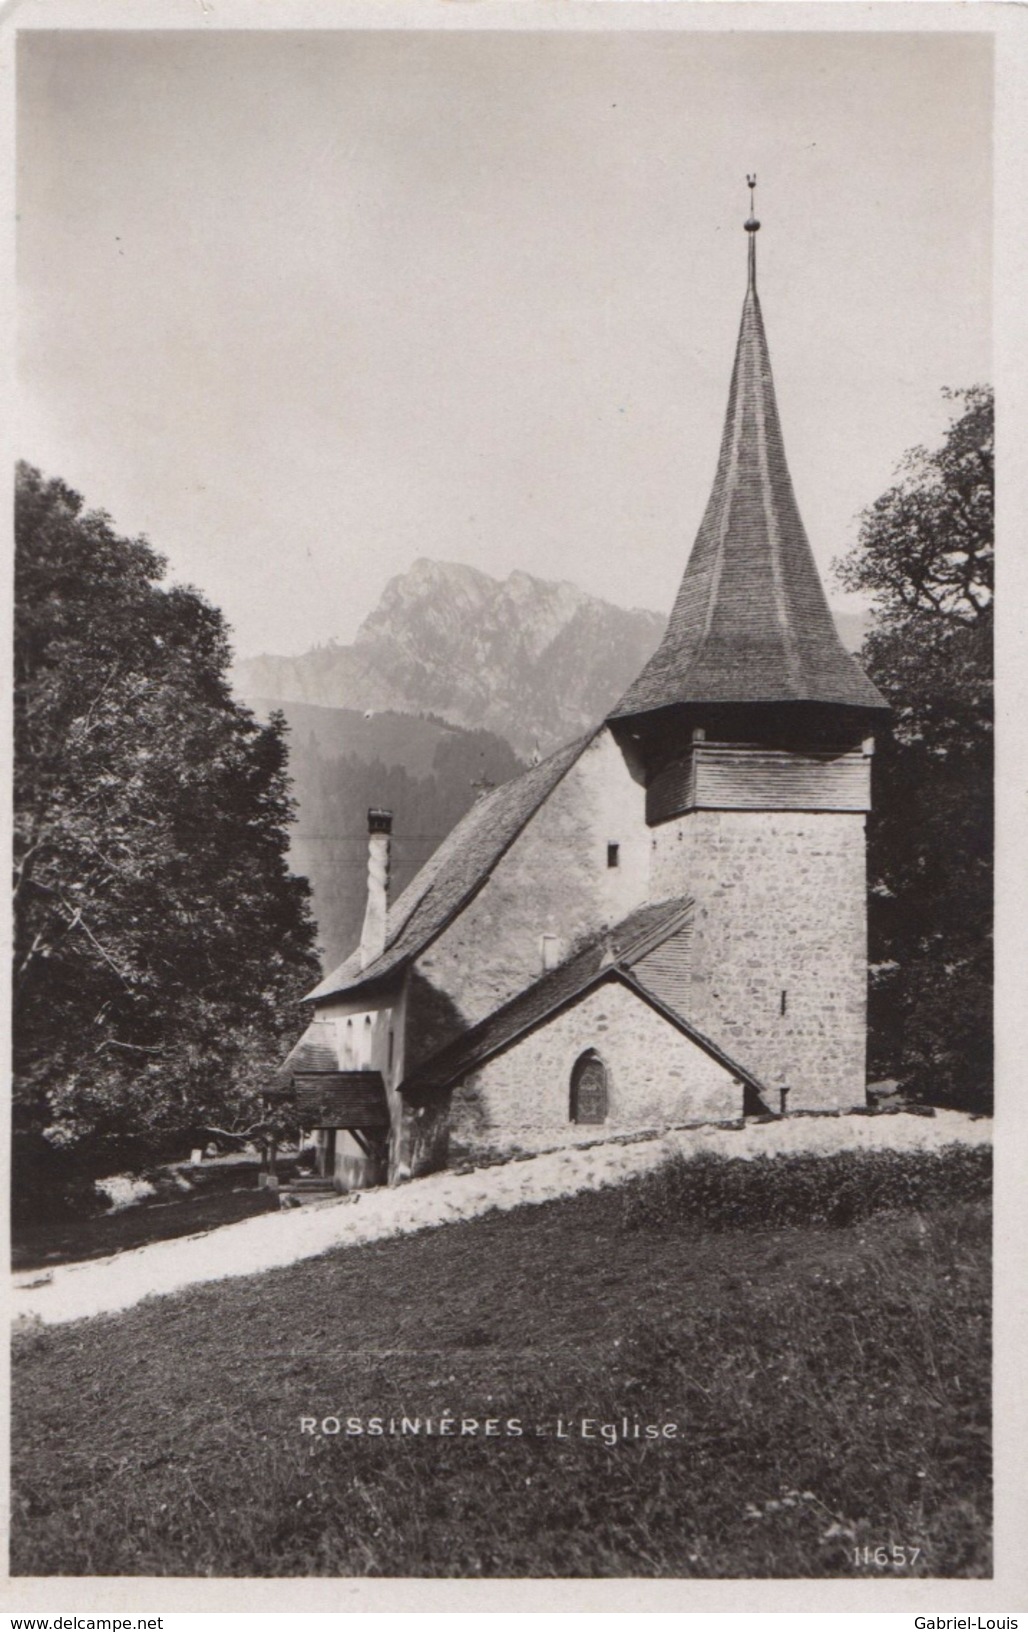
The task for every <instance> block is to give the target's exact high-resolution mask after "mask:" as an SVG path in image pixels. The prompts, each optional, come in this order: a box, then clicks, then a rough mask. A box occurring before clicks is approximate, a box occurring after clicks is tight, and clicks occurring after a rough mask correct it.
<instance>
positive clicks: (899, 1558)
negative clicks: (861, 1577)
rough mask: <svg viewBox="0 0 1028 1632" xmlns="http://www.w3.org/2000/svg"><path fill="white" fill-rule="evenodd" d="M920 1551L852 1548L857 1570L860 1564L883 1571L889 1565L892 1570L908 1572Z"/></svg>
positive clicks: (890, 1548) (914, 1548)
mask: <svg viewBox="0 0 1028 1632" xmlns="http://www.w3.org/2000/svg"><path fill="white" fill-rule="evenodd" d="M922 1551H923V1549H922V1548H920V1547H867V1546H865V1547H854V1549H853V1563H854V1565H855V1567H856V1568H857V1569H859V1568H860V1566H861V1565H862V1564H865V1565H867V1564H870V1565H874V1567H875V1568H876V1569H879V1570H885V1569H888V1567H889V1565H890V1564H891V1565H892V1568H893V1569H894V1570H909V1569H913V1567H914V1565H915V1564H916V1563H917V1561H918V1559H919V1558H920V1557H921V1553H922Z"/></svg>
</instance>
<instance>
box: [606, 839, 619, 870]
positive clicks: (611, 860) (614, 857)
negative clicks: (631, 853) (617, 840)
mask: <svg viewBox="0 0 1028 1632" xmlns="http://www.w3.org/2000/svg"><path fill="white" fill-rule="evenodd" d="M620 864H621V846H620V845H619V844H608V846H607V866H608V867H618V866H620Z"/></svg>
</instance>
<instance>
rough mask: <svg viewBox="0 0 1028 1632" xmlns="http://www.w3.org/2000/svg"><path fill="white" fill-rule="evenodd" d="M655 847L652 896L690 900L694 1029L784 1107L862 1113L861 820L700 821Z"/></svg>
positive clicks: (749, 816) (830, 815)
mask: <svg viewBox="0 0 1028 1632" xmlns="http://www.w3.org/2000/svg"><path fill="white" fill-rule="evenodd" d="M653 839H654V847H653V860H652V893H653V896H654V899H660V898H661V897H662V896H665V895H675V894H678V893H687V894H689V895H690V896H692V897H693V898H694V900H695V903H696V911H695V916H694V920H693V945H692V974H691V980H690V997H689V1002H688V1008H687V1011H686V1012H687V1014H688V1017H689V1019H690V1020H691V1021H692V1022H693V1024H694V1025H695V1026H696V1027H697V1028H698V1029H699V1030H700V1031H701V1032H703V1033H704V1034H705V1035H707V1036H709V1037H711V1038H712V1040H713V1041H715V1042H716V1043H718V1044H719V1045H720V1047H721V1048H723V1049H724V1050H725V1052H726V1053H727V1054H729V1055H730V1056H731V1057H732V1058H733V1059H736V1060H738V1062H739V1063H740V1065H744V1066H747V1067H748V1068H749V1069H750V1070H751V1071H753V1073H754V1074H755V1075H756V1076H757V1077H759V1078H760V1079H761V1080H762V1081H763V1082H765V1083H766V1084H767V1085H768V1087H769V1088H772V1089H775V1090H777V1088H778V1087H779V1086H780V1085H781V1084H783V1083H785V1084H788V1085H789V1088H790V1094H789V1102H788V1103H789V1109H790V1110H812V1109H843V1108H849V1107H852V1106H854V1105H863V1104H864V1101H865V1093H864V1089H865V1032H866V1003H867V907H866V887H867V886H866V860H865V844H864V817H863V816H862V815H860V814H851V813H837V812H824V811H819V812H791V811H790V812H785V811H783V812H768V811H738V810H733V811H694V812H692V813H691V814H690V815H687V816H683V817H679V818H678V819H677V820H676V821H673V822H667V823H665V824H663V825H662V826H660V827H658V828H656V829H654V833H653ZM783 992H784V994H785V1012H784V1013H783V1012H782V994H783ZM772 1103H774V1104H775V1107H776V1108H777V1094H775V1095H774V1096H773V1100H772Z"/></svg>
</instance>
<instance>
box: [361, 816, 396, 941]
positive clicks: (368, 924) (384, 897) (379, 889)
mask: <svg viewBox="0 0 1028 1632" xmlns="http://www.w3.org/2000/svg"><path fill="white" fill-rule="evenodd" d="M392 831H393V813H392V811H391V810H369V811H368V904H367V906H366V907H365V909H364V928H363V929H362V930H361V968H362V969H366V968H367V967H368V965H369V963H374V961H375V959H376V958H380V957H381V956H382V953H383V952H384V951H385V944H386V909H387V907H388V905H389V847H390V835H391V833H392Z"/></svg>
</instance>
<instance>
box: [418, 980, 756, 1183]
mask: <svg viewBox="0 0 1028 1632" xmlns="http://www.w3.org/2000/svg"><path fill="white" fill-rule="evenodd" d="M590 1048H592V1049H595V1050H596V1052H597V1053H598V1054H599V1056H600V1057H601V1059H602V1060H603V1063H604V1065H605V1066H606V1068H607V1076H608V1117H607V1122H606V1123H605V1124H603V1125H602V1127H601V1126H599V1125H597V1127H596V1128H595V1130H594V1131H595V1133H596V1134H600V1133H601V1132H602V1131H603V1130H604V1129H605V1130H606V1131H607V1132H608V1133H609V1132H611V1131H621V1130H624V1131H631V1130H633V1129H643V1128H652V1127H660V1126H674V1125H679V1124H682V1123H687V1122H711V1121H727V1120H730V1119H732V1118H736V1117H740V1116H741V1115H742V1106H743V1091H742V1087H741V1085H740V1084H739V1083H738V1082H737V1081H736V1080H735V1079H734V1078H733V1077H732V1076H731V1074H730V1073H729V1072H728V1071H726V1070H725V1068H724V1067H723V1066H722V1065H720V1064H719V1063H718V1062H717V1061H716V1060H714V1059H712V1058H711V1057H710V1055H709V1054H707V1053H706V1052H705V1051H704V1050H703V1049H701V1048H700V1047H699V1046H698V1044H696V1043H694V1042H692V1040H691V1039H690V1038H688V1037H686V1036H684V1035H683V1034H682V1033H681V1032H680V1031H678V1030H677V1029H676V1028H675V1027H674V1026H672V1025H670V1024H669V1023H668V1022H667V1021H666V1020H664V1019H662V1018H661V1016H660V1015H659V1014H657V1013H656V1012H655V1011H654V1010H653V1009H652V1008H650V1006H649V1004H647V1003H644V1002H643V1001H642V999H641V998H639V997H637V996H636V995H635V993H634V992H632V991H631V990H629V988H628V987H626V986H623V985H622V984H621V983H620V982H619V981H616V980H610V981H607V982H605V983H604V984H603V985H602V986H599V987H597V988H595V989H594V990H593V991H591V992H589V993H587V994H586V996H585V997H583V998H582V999H581V1000H580V1001H579V1002H578V1003H576V1004H574V1005H573V1006H571V1007H570V1008H568V1009H565V1010H564V1011H563V1013H561V1014H559V1015H557V1016H556V1018H554V1019H553V1020H550V1021H549V1022H548V1023H546V1024H545V1025H542V1026H540V1027H539V1028H538V1029H537V1030H536V1031H533V1032H530V1033H529V1034H528V1036H526V1037H525V1038H523V1039H522V1041H521V1042H520V1043H517V1044H515V1045H514V1046H513V1047H512V1048H509V1049H507V1050H506V1051H505V1052H504V1053H503V1054H499V1055H497V1056H496V1058H495V1059H492V1060H490V1061H488V1062H487V1063H486V1064H485V1065H484V1066H482V1067H481V1069H480V1070H478V1071H477V1072H475V1073H474V1075H473V1076H471V1077H469V1078H468V1079H467V1081H466V1082H464V1083H463V1084H462V1085H461V1086H460V1087H458V1088H456V1089H455V1090H454V1093H453V1098H452V1103H451V1109H450V1138H451V1142H452V1145H453V1147H454V1149H455V1150H458V1151H461V1152H472V1153H474V1152H475V1151H476V1150H478V1151H488V1150H495V1149H505V1148H511V1147H512V1146H516V1145H517V1144H518V1136H519V1134H520V1135H522V1136H524V1137H525V1142H526V1145H530V1144H532V1143H535V1142H537V1139H536V1136H537V1135H539V1134H540V1133H544V1134H547V1135H548V1136H550V1137H549V1138H548V1140H547V1142H548V1143H553V1144H559V1143H561V1142H562V1140H563V1139H565V1138H566V1139H567V1141H568V1142H572V1140H573V1139H574V1138H575V1137H576V1136H581V1135H582V1134H583V1133H584V1132H587V1131H588V1130H587V1129H586V1128H585V1127H583V1126H582V1125H580V1124H575V1123H572V1122H571V1120H570V1089H571V1074H572V1071H573V1069H574V1066H575V1063H576V1061H577V1060H578V1059H579V1058H580V1057H581V1055H582V1054H583V1053H585V1051H586V1050H587V1049H590Z"/></svg>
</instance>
